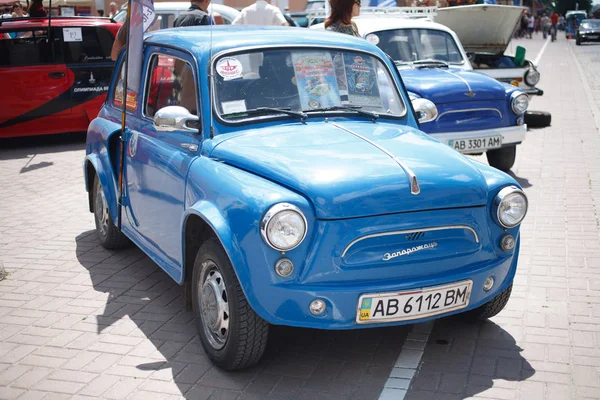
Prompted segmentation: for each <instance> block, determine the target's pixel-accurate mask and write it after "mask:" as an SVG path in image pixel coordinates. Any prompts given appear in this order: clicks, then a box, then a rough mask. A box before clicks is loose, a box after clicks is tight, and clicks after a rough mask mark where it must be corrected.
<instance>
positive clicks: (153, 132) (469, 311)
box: [84, 26, 527, 369]
mask: <svg viewBox="0 0 600 400" xmlns="http://www.w3.org/2000/svg"><path fill="white" fill-rule="evenodd" d="M300 29H301V28H284V27H272V28H264V27H261V28H257V27H222V26H221V27H219V26H217V27H200V28H198V27H194V28H177V29H166V30H158V31H155V32H152V33H151V34H149V35H147V36H146V38H145V42H146V46H145V47H144V54H143V62H142V63H141V64H142V65H141V66H140V68H141V70H142V77H141V80H142V81H141V82H140V87H141V88H142V89H141V90H142V93H139V95H138V96H137V98H132V99H131V100H132V101H131V102H129V101H128V102H127V103H128V104H131V107H130V108H129V109H128V112H127V115H126V125H127V129H126V130H125V131H124V133H123V147H124V151H123V152H122V153H121V151H120V143H121V141H120V137H121V132H122V131H121V112H122V105H123V97H124V96H123V92H124V90H123V83H122V80H121V76H122V75H121V70H122V68H123V54H121V56H120V58H119V60H118V61H117V67H116V69H115V73H114V74H113V78H112V81H111V84H110V89H109V95H108V99H107V101H106V103H105V104H104V106H103V107H102V110H101V111H100V114H99V116H98V118H97V119H95V120H94V121H92V123H91V125H90V128H89V131H88V136H87V145H86V156H85V160H84V175H85V181H86V190H87V191H88V193H89V208H90V211H91V212H93V213H94V215H95V221H96V232H97V235H98V238H99V240H100V243H101V244H102V245H103V246H104V247H106V248H109V249H110V248H117V247H119V246H123V245H125V244H127V243H128V242H129V241H131V242H133V243H134V244H135V245H137V246H138V247H140V248H141V249H142V250H143V251H144V252H145V253H146V254H147V255H148V256H149V257H150V258H151V259H152V260H154V261H155V262H156V263H157V264H158V265H159V266H160V267H161V268H163V269H164V271H165V272H166V273H167V274H168V275H169V276H170V277H171V278H172V279H174V280H175V281H176V282H177V283H179V284H181V285H183V286H184V287H185V289H186V290H185V296H186V297H185V298H186V302H187V304H192V305H193V307H192V308H193V310H194V313H195V315H196V325H197V328H198V332H199V336H200V339H201V342H202V345H203V346H204V349H205V350H206V353H207V354H208V356H209V357H210V358H211V359H212V360H213V362H214V363H215V364H217V365H218V366H220V367H222V368H225V369H239V368H244V367H248V366H250V365H252V364H254V363H256V362H257V361H258V360H259V359H260V357H261V356H262V354H263V352H264V350H265V346H266V343H267V339H268V337H269V326H270V325H289V326H295V327H307V328H318V329H331V330H337V329H361V328H368V327H379V326H392V325H399V324H407V323H414V322H419V321H426V320H430V319H433V318H439V317H442V316H447V315H450V314H456V313H465V314H464V315H465V316H467V317H469V318H472V319H481V318H489V317H491V316H493V315H495V314H497V313H498V312H500V310H502V308H503V307H504V306H505V305H506V303H507V301H508V298H509V296H510V293H511V288H512V282H513V279H514V276H515V271H516V268H517V261H518V253H519V243H520V239H519V224H520V223H521V221H522V220H523V218H524V217H525V214H526V211H527V198H526V196H525V195H524V194H523V192H522V190H521V189H520V187H519V184H518V183H517V182H516V181H515V180H514V179H513V178H511V177H510V176H508V175H506V174H504V173H502V172H500V171H498V170H497V169H495V168H492V167H490V166H488V165H485V164H482V163H478V162H476V161H473V160H470V159H468V158H465V157H464V156H463V155H461V154H460V153H458V152H456V151H454V150H452V149H451V148H449V147H448V146H446V145H445V144H443V143H440V142H439V141H437V140H436V139H434V138H432V137H430V136H428V135H426V134H424V133H423V132H421V131H419V130H418V128H417V120H416V118H415V116H414V115H413V112H412V109H411V107H410V106H409V101H410V100H409V97H408V94H407V93H406V91H405V90H404V89H403V86H402V83H401V77H400V75H399V74H398V71H397V70H396V68H395V67H394V64H393V63H392V62H391V61H390V60H389V59H387V58H386V56H385V54H384V53H383V52H382V51H381V50H379V49H378V48H377V47H376V46H373V45H372V44H370V43H369V42H367V41H365V40H362V39H360V38H354V37H350V36H347V35H333V34H332V35H325V34H323V33H322V32H318V31H314V30H302V31H301V32H302V34H301V35H300V34H298V33H299V32H300ZM211 55H212V57H211ZM359 84H360V85H359ZM357 86H358V87H357ZM121 156H123V157H124V169H123V181H122V182H123V184H122V187H123V192H122V195H123V196H122V201H121V204H122V213H119V210H118V207H119V206H118V204H117V199H118V198H119V189H118V188H119V186H118V182H119V176H120V173H119V172H120V168H119V164H120V161H119V160H120V157H121ZM119 215H122V217H121V223H120V226H121V230H119V229H118V226H119V221H118V218H119Z"/></svg>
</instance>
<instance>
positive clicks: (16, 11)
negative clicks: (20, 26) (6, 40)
mask: <svg viewBox="0 0 600 400" xmlns="http://www.w3.org/2000/svg"><path fill="white" fill-rule="evenodd" d="M12 16H13V18H23V17H26V16H27V14H25V13H24V12H23V6H22V5H21V3H15V4H13V6H12Z"/></svg>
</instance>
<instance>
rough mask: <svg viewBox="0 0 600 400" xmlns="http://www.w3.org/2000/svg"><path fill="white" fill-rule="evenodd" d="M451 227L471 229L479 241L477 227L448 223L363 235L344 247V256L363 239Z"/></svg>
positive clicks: (441, 229) (443, 229)
mask: <svg viewBox="0 0 600 400" xmlns="http://www.w3.org/2000/svg"><path fill="white" fill-rule="evenodd" d="M449 229H466V230H468V231H471V232H472V233H473V236H475V242H476V243H479V236H477V232H475V229H473V228H471V227H470V226H468V225H448V226H437V227H435V228H423V229H409V230H406V231H393V232H382V233H373V234H370V235H365V236H361V237H359V238H358V239H354V240H353V241H352V242H350V244H349V245H348V246H346V248H345V249H344V251H343V253H342V258H343V257H344V256H345V255H346V253H347V252H348V250H350V248H351V247H352V246H354V245H355V244H356V243H358V242H361V241H363V240H366V239H371V238H375V237H382V236H394V235H404V234H407V233H415V232H433V231H445V230H449Z"/></svg>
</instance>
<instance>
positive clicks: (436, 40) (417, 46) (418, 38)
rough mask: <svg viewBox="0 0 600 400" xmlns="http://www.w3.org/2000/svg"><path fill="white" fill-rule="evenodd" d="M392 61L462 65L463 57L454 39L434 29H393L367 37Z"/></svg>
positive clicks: (446, 33)
mask: <svg viewBox="0 0 600 400" xmlns="http://www.w3.org/2000/svg"><path fill="white" fill-rule="evenodd" d="M366 39H367V40H368V41H369V42H371V43H374V44H376V45H377V46H378V47H379V48H380V49H381V50H383V51H384V52H386V53H387V54H388V55H389V56H390V57H392V59H393V60H394V61H399V62H407V63H409V62H413V61H419V60H437V61H444V62H446V63H448V64H462V63H463V62H464V60H463V56H462V54H461V52H460V51H459V49H458V46H457V45H456V42H455V41H454V38H453V37H452V36H451V35H450V34H449V33H448V32H444V31H438V30H434V29H395V30H389V31H379V32H375V33H371V34H369V35H367V37H366Z"/></svg>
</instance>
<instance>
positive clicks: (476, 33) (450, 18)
mask: <svg viewBox="0 0 600 400" xmlns="http://www.w3.org/2000/svg"><path fill="white" fill-rule="evenodd" d="M525 9H526V8H525V7H518V6H505V5H493V4H473V5H468V6H456V7H443V8H438V10H437V15H436V16H435V22H437V23H439V24H442V25H446V26H447V27H448V28H450V29H452V30H453V31H454V32H455V33H456V35H457V36H458V38H459V39H460V41H461V43H462V45H463V47H464V49H465V50H466V51H472V52H484V53H485V52H492V53H494V54H503V53H504V51H505V50H506V47H507V46H508V43H510V40H511V39H512V35H513V33H514V30H515V27H516V25H517V23H518V22H519V21H520V19H521V16H522V15H523V10H525Z"/></svg>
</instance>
